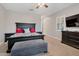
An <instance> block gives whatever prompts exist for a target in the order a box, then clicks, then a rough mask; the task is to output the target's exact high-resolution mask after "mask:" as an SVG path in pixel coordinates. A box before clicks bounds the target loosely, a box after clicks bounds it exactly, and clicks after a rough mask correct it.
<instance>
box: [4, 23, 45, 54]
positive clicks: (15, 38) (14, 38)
mask: <svg viewBox="0 0 79 59" xmlns="http://www.w3.org/2000/svg"><path fill="white" fill-rule="evenodd" d="M16 28H23V29H24V28H35V24H26V23H16ZM9 34H10V33H9ZM6 35H7V37H6V40H5V41H8V50H7V53H10V51H11V49H12V47H13V45H14V44H15V42H20V41H27V40H37V39H43V40H44V35H43V34H42V32H33V33H12V34H11V35H9V36H8V34H6ZM6 35H5V36H6Z"/></svg>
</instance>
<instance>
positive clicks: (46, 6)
mask: <svg viewBox="0 0 79 59" xmlns="http://www.w3.org/2000/svg"><path fill="white" fill-rule="evenodd" d="M34 7H35V8H36V9H38V8H48V5H47V4H46V3H36V4H34Z"/></svg>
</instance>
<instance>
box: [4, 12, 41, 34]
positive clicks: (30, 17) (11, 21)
mask: <svg viewBox="0 0 79 59" xmlns="http://www.w3.org/2000/svg"><path fill="white" fill-rule="evenodd" d="M16 22H20V23H36V31H42V28H41V16H39V15H37V14H33V13H28V14H23V13H18V12H13V11H8V12H7V20H6V33H13V32H16V24H15V23H16Z"/></svg>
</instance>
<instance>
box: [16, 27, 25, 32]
mask: <svg viewBox="0 0 79 59" xmlns="http://www.w3.org/2000/svg"><path fill="white" fill-rule="evenodd" d="M16 33H24V30H23V29H22V28H17V29H16Z"/></svg>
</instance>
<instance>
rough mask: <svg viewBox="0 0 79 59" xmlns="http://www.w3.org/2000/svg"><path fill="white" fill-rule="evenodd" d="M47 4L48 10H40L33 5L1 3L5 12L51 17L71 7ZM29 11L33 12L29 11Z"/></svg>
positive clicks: (65, 4)
mask: <svg viewBox="0 0 79 59" xmlns="http://www.w3.org/2000/svg"><path fill="white" fill-rule="evenodd" d="M47 4H48V8H40V9H35V8H34V6H33V3H2V6H3V7H4V8H5V9H6V10H11V11H16V12H21V13H28V12H30V13H35V14H39V15H51V14H53V13H55V12H58V11H59V10H61V9H63V8H66V7H68V6H70V5H72V4H71V3H47ZM30 9H33V10H32V11H31V10H30Z"/></svg>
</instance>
